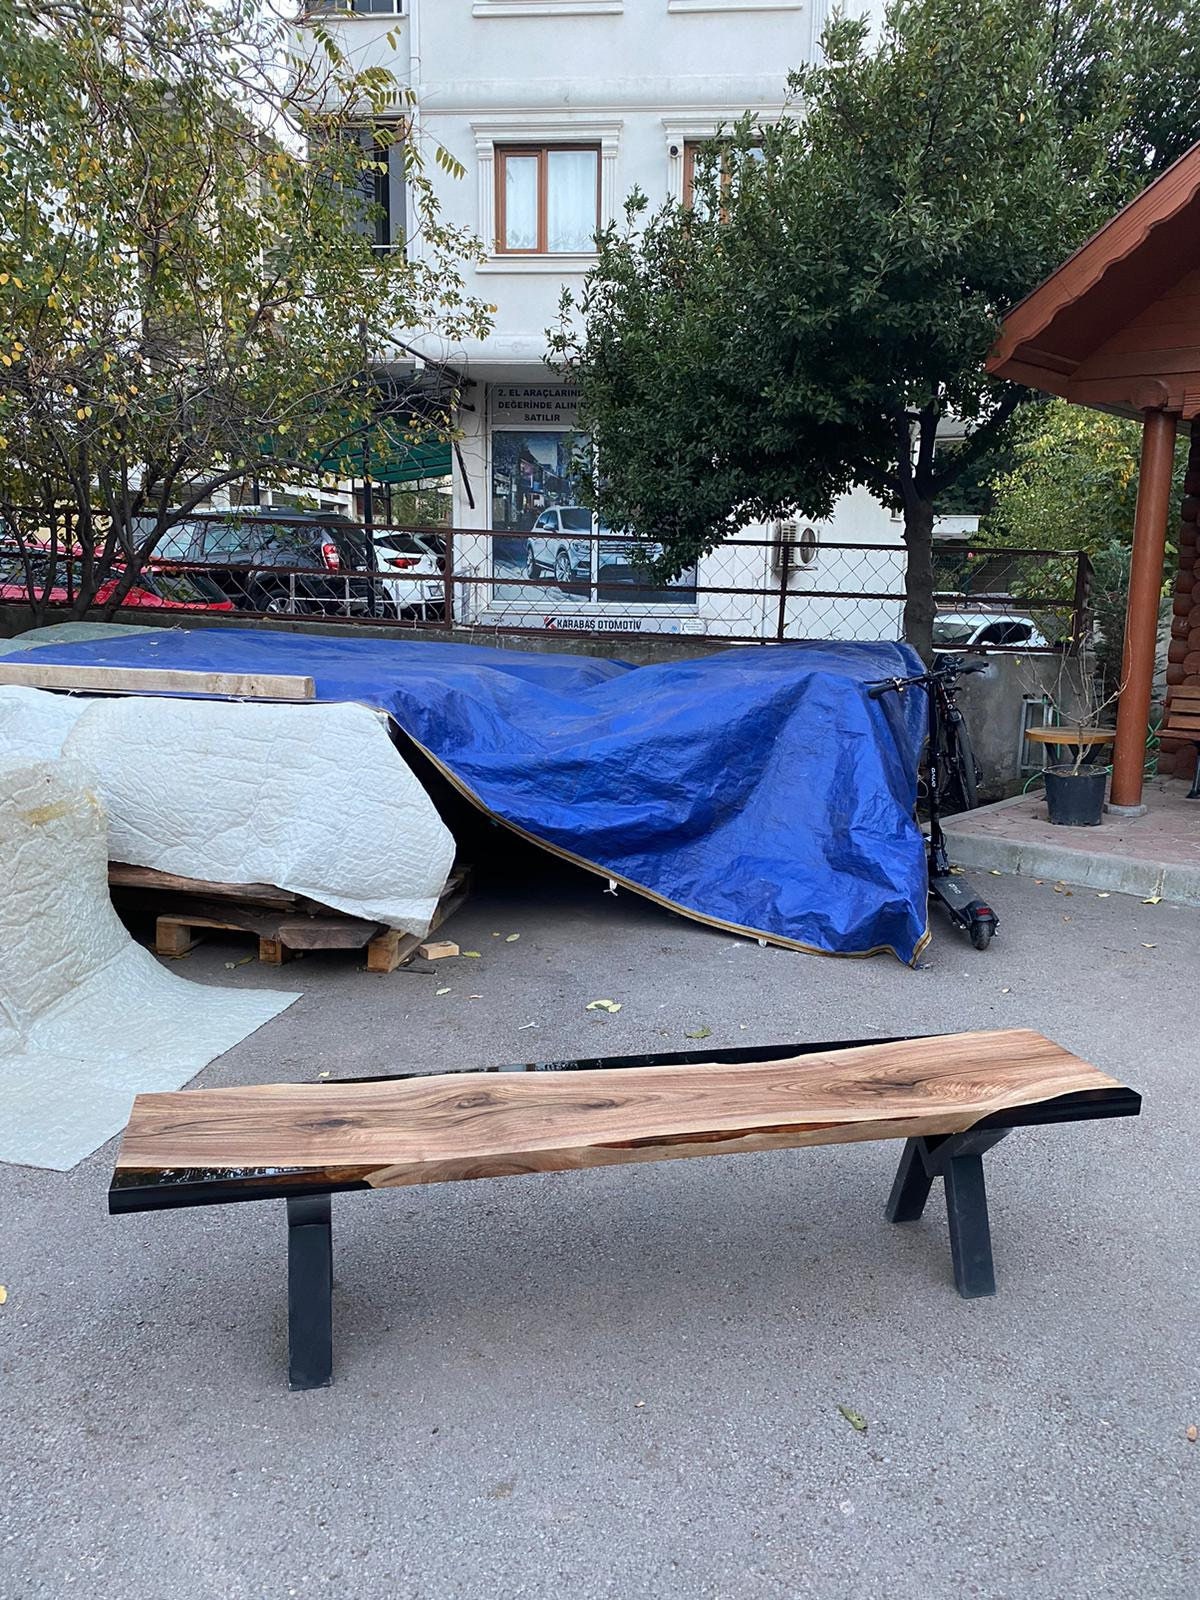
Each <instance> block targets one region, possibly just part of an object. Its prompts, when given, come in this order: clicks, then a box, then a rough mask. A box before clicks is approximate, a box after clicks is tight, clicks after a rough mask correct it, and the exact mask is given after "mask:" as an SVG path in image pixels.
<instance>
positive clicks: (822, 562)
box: [326, 0, 903, 638]
mask: <svg viewBox="0 0 1200 1600" xmlns="http://www.w3.org/2000/svg"><path fill="white" fill-rule="evenodd" d="M405 9H406V13H407V14H406V15H404V16H402V17H374V16H372V17H353V16H338V17H331V18H328V19H326V21H327V23H328V25H329V26H330V27H331V28H332V29H334V30H335V31H336V32H337V33H338V35H339V38H340V40H341V43H342V47H343V48H344V49H345V51H346V52H347V54H348V55H349V57H350V59H351V61H352V62H353V64H354V65H355V66H357V67H361V66H366V65H383V66H386V67H388V68H389V69H390V70H391V71H392V72H393V73H394V74H395V76H396V77H397V78H399V79H402V80H405V81H408V82H410V83H411V84H412V86H413V88H414V90H415V91H416V96H417V102H418V106H419V111H418V121H417V130H416V131H417V137H419V138H420V139H421V140H422V141H423V143H424V145H425V147H426V151H427V154H429V153H431V152H432V149H433V147H434V145H435V144H439V145H442V146H444V147H445V148H446V149H447V150H448V151H449V152H450V153H451V154H452V155H454V156H455V157H456V158H457V159H458V160H459V161H460V162H461V163H462V165H463V167H464V168H465V170H466V177H465V178H464V179H461V180H455V179H453V178H450V177H448V176H446V175H444V174H442V173H441V172H440V171H438V170H437V169H436V168H435V167H434V164H433V163H432V161H430V162H429V170H430V171H431V172H433V173H435V176H436V179H437V187H438V193H439V199H440V202H441V205H442V209H443V213H444V215H445V217H446V220H447V221H450V222H453V223H456V224H459V225H462V226H464V227H466V228H469V229H470V230H471V231H472V232H473V233H475V234H477V235H478V236H479V237H480V238H481V239H482V240H483V242H484V245H485V249H486V251H487V259H486V260H485V261H484V262H483V263H482V264H481V265H479V266H477V267H474V268H472V269H471V270H470V271H469V272H468V274H467V277H468V287H469V289H470V290H471V291H472V292H473V293H475V294H478V295H479V296H480V297H481V298H483V299H484V300H486V301H487V302H488V303H490V304H491V305H493V306H495V308H496V310H495V326H494V329H493V331H492V333H491V334H490V335H489V336H488V337H487V338H486V339H484V340H481V341H477V342H475V343H472V344H468V345H466V346H460V347H448V346H444V345H438V344H435V343H429V344H428V345H426V346H425V348H426V350H427V353H428V354H429V355H430V356H433V357H436V358H437V359H439V360H443V361H446V362H448V363H450V364H451V365H452V366H453V367H454V368H455V369H457V370H458V371H460V372H462V373H464V374H465V375H466V376H467V377H468V378H470V379H471V380H472V386H471V387H470V388H469V389H468V390H467V391H466V397H467V400H468V403H469V405H470V406H471V407H473V409H472V410H464V411H463V412H462V413H461V415H460V419H459V420H460V424H461V427H462V431H463V437H462V441H461V456H462V465H463V468H464V469H465V470H459V469H458V467H457V466H456V470H455V496H454V523H455V526H456V527H457V528H459V529H477V530H481V531H480V532H479V533H476V534H474V535H470V534H464V535H462V536H460V537H459V539H458V548H457V552H456V553H457V559H458V563H459V564H463V563H469V564H470V567H471V569H472V570H473V571H475V572H476V573H477V575H478V576H479V577H480V578H487V577H491V576H493V575H498V574H499V573H500V571H501V570H502V565H498V564H497V561H498V560H499V558H498V557H497V550H499V549H501V548H502V547H501V546H500V545H495V546H494V545H493V542H492V540H491V539H490V538H489V537H488V535H487V533H486V532H484V531H482V530H488V529H493V528H495V529H499V528H500V527H501V526H502V523H501V521H499V520H497V518H496V517H494V512H497V516H498V515H499V514H500V512H499V511H498V510H497V508H498V506H499V501H498V498H497V496H495V495H494V494H493V489H494V487H495V482H494V479H493V469H494V467H495V465H496V449H495V442H496V441H495V437H494V435H495V432H496V431H497V430H496V429H494V427H493V423H492V413H493V410H494V409H495V406H494V402H495V397H496V386H497V385H506V386H509V385H522V384H523V385H529V386H537V387H541V386H545V385H548V384H552V383H553V382H554V381H555V380H554V378H553V375H552V374H551V373H550V372H549V371H548V370H547V368H546V367H545V365H544V356H545V353H546V330H547V328H548V327H550V326H551V325H552V324H553V323H554V322H555V321H556V319H557V316H558V303H559V298H560V295H561V292H562V288H563V286H564V284H566V285H569V286H570V287H572V288H575V289H579V288H580V287H581V286H582V284H583V280H584V275H585V273H586V271H587V269H588V267H589V266H590V265H591V263H592V261H593V260H594V259H595V258H594V256H593V255H591V254H579V255H571V256H564V255H554V254H546V255H540V256H539V255H530V256H513V255H506V254H504V253H502V252H498V251H497V250H496V249H495V242H496V241H495V230H496V215H495V213H496V205H495V196H496V168H495V164H494V150H495V147H496V146H515V145H527V144H539V143H540V144H555V143H559V144H561V143H587V144H594V145H598V146H599V147H600V151H601V161H600V172H601V182H600V193H601V220H602V221H606V220H609V219H611V218H614V217H618V216H619V215H620V214H621V210H622V206H623V203H624V200H625V197H626V196H627V195H628V193H629V192H630V190H631V189H633V188H634V187H635V186H637V187H639V188H640V189H642V190H643V191H644V192H645V193H646V195H647V196H648V197H649V199H650V201H651V204H654V203H656V202H658V201H661V200H663V199H665V198H666V197H667V196H668V195H676V196H678V195H680V194H682V192H683V183H684V147H685V144H686V142H687V141H689V140H698V139H703V138H706V137H709V136H711V135H712V134H713V133H714V132H716V131H717V129H718V128H720V127H722V126H727V125H728V124H730V123H731V122H733V121H734V120H735V119H736V118H737V117H739V116H741V115H742V114H744V113H745V112H746V111H751V112H754V113H755V114H757V115H759V116H761V117H763V118H764V119H771V118H774V117H777V116H778V115H779V114H780V113H781V111H782V110H783V109H784V103H785V94H786V77H787V73H788V71H789V69H791V68H793V67H796V66H800V65H803V64H804V63H805V62H807V61H809V60H811V59H812V58H813V56H814V53H815V49H816V42H817V39H818V37H819V35H820V31H821V28H822V27H823V25H824V22H825V17H826V10H827V0H623V3H622V0H473V3H472V0H458V3H453V4H452V3H448V0H405ZM860 9H862V10H863V11H864V13H872V12H873V13H878V12H879V11H880V10H881V9H882V6H881V0H862V4H861V7H860ZM415 248H418V249H419V243H417V244H415ZM472 499H473V500H474V505H472V504H471V500H472ZM501 509H502V508H501ZM529 515H532V513H531V512H530V513H529ZM816 531H817V534H818V541H819V545H820V546H821V547H822V548H820V549H819V551H818V555H817V558H816V560H815V561H814V562H813V563H812V564H811V566H810V567H804V568H801V569H798V570H795V571H793V573H792V575H791V576H790V578H789V580H788V599H787V603H786V608H785V631H786V633H787V634H788V635H789V636H825V637H876V638H877V637H893V638H894V637H896V636H897V634H898V632H899V606H898V605H897V604H896V603H894V602H883V601H880V602H867V601H843V600H840V599H835V600H830V599H827V598H812V599H806V598H805V596H806V594H807V593H808V592H810V591H812V590H818V591H820V590H839V591H840V590H844V589H845V588H847V587H852V588H856V589H859V588H871V589H876V590H879V591H888V592H896V593H899V592H900V590H901V589H902V586H903V566H902V558H901V557H900V556H898V555H896V556H893V555H888V554H885V553H884V552H878V553H877V554H870V555H867V556H865V557H864V555H863V553H862V552H846V551H834V550H829V549H825V548H823V547H824V545H826V544H829V543H867V544H871V545H880V544H896V543H899V537H900V528H899V524H898V523H897V522H896V521H894V520H893V519H892V518H891V517H890V516H889V514H888V513H887V512H886V511H885V510H884V509H883V508H882V507H881V506H880V505H878V503H877V502H875V501H874V500H873V499H872V498H871V497H870V496H869V495H867V494H866V493H865V492H856V493H855V494H853V495H850V496H848V497H846V499H845V500H844V501H843V502H842V503H841V504H840V505H839V506H838V507H837V508H836V510H835V513H834V515H833V517H832V518H830V519H829V520H828V521H827V522H826V523H824V524H822V525H820V526H818V527H817V530H816ZM772 532H773V530H771V529H764V528H747V529H746V530H744V535H743V541H742V547H741V548H739V545H738V543H736V542H735V543H734V544H733V545H730V546H727V547H724V548H722V549H721V550H719V551H717V552H715V553H714V555H713V556H712V557H710V558H708V559H707V560H705V561H704V562H702V563H701V565H700V568H699V572H698V582H699V584H700V585H702V586H703V585H704V584H709V585H713V586H717V587H735V586H737V587H740V586H742V585H745V586H747V587H749V588H760V589H762V590H763V591H764V593H763V598H762V602H761V605H759V604H758V603H757V602H752V601H749V600H748V599H747V597H746V595H744V594H740V595H738V596H721V595H704V594H700V595H694V596H692V597H691V598H690V600H689V601H688V602H687V603H678V602H676V603H672V602H671V601H670V600H669V599H666V598H665V599H664V601H663V603H654V604H648V603H642V604H639V605H637V606H634V607H633V608H629V607H626V606H624V605H620V606H612V605H608V604H605V603H604V602H602V601H600V600H598V599H596V598H595V597H594V596H591V597H589V595H588V594H587V592H586V586H584V590H585V592H584V593H583V594H582V595H581V594H580V593H579V592H575V593H573V594H572V595H570V596H569V597H568V596H560V595H559V594H558V593H557V591H555V590H554V589H553V588H545V589H543V590H538V589H536V588H526V589H524V590H523V591H522V590H520V589H519V587H518V586H515V585H514V584H512V583H509V584H507V585H504V586H502V587H501V588H500V589H499V590H497V591H493V590H492V588H491V587H490V585H485V584H482V583H481V584H479V585H478V586H475V587H474V588H473V589H472V590H471V592H470V594H469V595H468V596H466V597H464V603H463V612H462V620H464V621H470V620H478V621H481V622H492V621H496V620H500V616H501V615H502V614H504V615H508V616H509V617H510V619H511V620H518V617H517V616H516V615H513V613H514V612H516V613H521V612H524V613H526V614H527V615H526V616H525V617H524V618H523V620H525V621H526V622H527V623H528V624H529V625H542V626H549V627H552V628H553V627H557V626H571V625H574V626H579V624H580V622H581V621H582V619H583V617H584V616H592V615H596V614H603V613H606V612H608V613H612V614H614V615H615V614H616V612H618V611H619V612H620V613H621V614H622V615H631V616H636V618H637V619H640V622H641V624H642V626H641V627H639V628H638V630H637V631H647V632H649V631H659V630H663V629H665V630H667V631H686V632H689V633H707V634H713V635H718V636H720V635H734V634H741V635H745V634H748V633H752V634H754V635H755V636H758V637H764V636H765V637H772V636H774V635H775V633H776V631H777V626H778V609H779V608H778V599H779V596H778V591H779V583H780V578H779V574H778V572H777V571H772V565H771V552H770V551H769V550H768V549H765V548H756V547H754V546H752V545H750V544H746V543H745V541H747V540H754V539H759V540H763V539H769V538H770V537H771V536H772ZM504 546H505V547H511V550H510V554H509V555H508V557H506V558H505V559H507V560H508V561H509V564H510V565H509V566H508V567H503V570H504V571H505V572H506V573H507V572H509V571H510V569H511V562H512V561H513V560H515V559H516V556H515V554H514V553H512V552H515V549H516V544H515V542H514V541H513V540H511V539H510V540H506V541H504ZM868 574H869V578H870V581H869V582H866V581H864V579H865V578H867V576H868ZM576 588H577V590H578V586H576ZM560 600H561V603H560ZM756 612H757V615H756V614H755V613H756Z"/></svg>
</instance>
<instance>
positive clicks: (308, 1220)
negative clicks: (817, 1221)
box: [109, 1029, 1141, 1389]
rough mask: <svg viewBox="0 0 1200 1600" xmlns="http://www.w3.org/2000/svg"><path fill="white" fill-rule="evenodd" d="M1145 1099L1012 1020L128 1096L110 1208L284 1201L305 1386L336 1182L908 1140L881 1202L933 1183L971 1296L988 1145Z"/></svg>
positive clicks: (298, 1378)
mask: <svg viewBox="0 0 1200 1600" xmlns="http://www.w3.org/2000/svg"><path fill="white" fill-rule="evenodd" d="M1140 1107H1141V1100H1140V1097H1139V1096H1138V1095H1137V1094H1135V1093H1134V1092H1133V1091H1132V1090H1131V1089H1128V1088H1126V1087H1125V1086H1124V1085H1122V1084H1120V1083H1118V1082H1117V1081H1116V1080H1115V1079H1113V1078H1109V1077H1106V1076H1105V1074H1104V1073H1102V1072H1100V1071H1099V1070H1098V1069H1097V1068H1095V1067H1093V1066H1089V1065H1088V1063H1087V1062H1085V1061H1081V1060H1080V1059H1079V1058H1078V1057H1077V1056H1073V1055H1071V1053H1070V1052H1069V1051H1067V1050H1063V1049H1061V1048H1060V1047H1059V1046H1058V1045H1056V1044H1053V1043H1051V1041H1050V1040H1049V1039H1045V1038H1043V1037H1042V1036H1041V1035H1040V1034H1037V1033H1031V1032H1028V1031H1026V1030H1024V1029H1014V1030H1010V1031H1006V1032H994V1033H961V1034H948V1035H943V1036H935V1037H932V1038H910V1039H890V1040H862V1041H857V1042H854V1043H849V1044H844V1043H837V1044H805V1045H785V1046H776V1047H774V1048H758V1049H742V1050H718V1051H707V1052H706V1051H686V1052H682V1053H677V1054H670V1055H648V1056H614V1057H609V1058H606V1059H599V1060H594V1061H552V1062H545V1063H543V1064H542V1065H540V1066H513V1067H499V1068H490V1069H488V1070H486V1071H482V1072H478V1071H466V1072H450V1073H442V1074H438V1075H433V1076H431V1075H426V1074H424V1073H421V1072H407V1073H400V1074H397V1075H396V1076H394V1077H386V1078H369V1079H359V1080H351V1081H345V1082H339V1083H332V1082H331V1083H305V1084H287V1083H284V1084H269V1085H263V1086H260V1087H254V1088H233V1089H193V1090H186V1089H185V1090H182V1091H179V1092H177V1093H173V1094H142V1095H139V1096H138V1097H137V1100H136V1101H135V1102H134V1107H133V1113H132V1116H131V1117H130V1121H129V1126H128V1128H127V1129H126V1131H125V1136H124V1139H123V1141H122V1144H121V1149H120V1152H119V1154H118V1157H117V1164H116V1171H115V1172H114V1175H113V1180H112V1186H111V1188H110V1190H109V1209H110V1211H113V1212H122V1211H141V1210H148V1209H154V1208H159V1207H171V1206H192V1205H209V1204H214V1203H221V1202H224V1201H240V1200H265V1199H271V1198H275V1199H280V1198H282V1199H284V1200H286V1202H287V1218H288V1346H289V1379H290V1382H291V1386H292V1388H294V1389H310V1388H316V1387H319V1386H321V1385H324V1384H327V1383H329V1381H330V1379H331V1376H332V1372H333V1331H332V1250H331V1231H330V1218H331V1205H330V1196H331V1195H332V1194H335V1193H338V1192H340V1191H343V1190H350V1189H381V1188H390V1187H394V1186H400V1185H407V1184H418V1183H443V1182H448V1181H452V1180H457V1179H464V1178H499V1177H513V1176H516V1175H518V1174H522V1173H530V1172H560V1171H564V1170H569V1169H575V1168H582V1167H598V1166H607V1165H610V1164H612V1163H618V1162H631V1161H663V1160H668V1159H672V1158H675V1157H680V1156H705V1155H732V1154H735V1153H737V1152H740V1151H751V1150H774V1149H780V1148H786V1147H790V1146H799V1145H818V1144H839V1143H844V1142H851V1141H857V1140H865V1139H904V1140H905V1141H906V1143H905V1146H904V1152H903V1154H902V1156H901V1158H900V1167H899V1171H898V1172H897V1174H896V1181H895V1184H894V1185H893V1187H892V1192H891V1198H890V1199H889V1201H888V1204H887V1216H888V1217H889V1218H890V1219H891V1221H893V1222H914V1221H916V1219H917V1218H918V1217H919V1216H920V1215H921V1213H922V1211H923V1210H924V1207H925V1202H926V1200H927V1199H928V1197H929V1192H930V1189H931V1187H932V1185H933V1182H934V1180H935V1179H936V1178H941V1179H942V1180H943V1182H944V1184H945V1192H946V1207H947V1214H948V1217H949V1224H950V1250H951V1256H952V1260H953V1265H954V1280H955V1283H956V1284H957V1286H958V1291H959V1293H960V1294H962V1295H964V1296H967V1297H968V1298H971V1297H974V1296H978V1295H987V1294H993V1293H994V1292H995V1279H994V1276H993V1271H992V1251H991V1238H990V1233H989V1228H988V1215H987V1199H986V1195H985V1191H984V1181H983V1167H982V1164H981V1159H980V1158H981V1156H982V1155H983V1153H984V1151H986V1150H988V1149H990V1148H991V1146H992V1145H994V1144H996V1143H997V1142H998V1141H999V1140H1000V1139H1002V1138H1004V1136H1005V1134H1007V1133H1008V1132H1009V1130H1010V1129H1012V1128H1016V1127H1024V1126H1031V1125H1038V1124H1043V1123H1052V1122H1072V1121H1079V1120H1083V1119H1087V1118H1092V1117H1110V1116H1133V1115H1136V1114H1137V1112H1138V1111H1139V1110H1140Z"/></svg>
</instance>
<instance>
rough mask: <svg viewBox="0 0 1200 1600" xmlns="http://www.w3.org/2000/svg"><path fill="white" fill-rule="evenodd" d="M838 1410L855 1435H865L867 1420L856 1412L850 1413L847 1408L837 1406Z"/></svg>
mask: <svg viewBox="0 0 1200 1600" xmlns="http://www.w3.org/2000/svg"><path fill="white" fill-rule="evenodd" d="M838 1410H839V1411H840V1412H841V1414H842V1416H843V1417H845V1419H846V1421H847V1422H848V1423H849V1424H850V1426H851V1427H852V1428H853V1429H854V1431H855V1433H866V1431H867V1419H866V1417H864V1416H863V1415H862V1414H861V1413H860V1412H858V1411H852V1410H851V1409H850V1407H849V1406H842V1405H839V1406H838Z"/></svg>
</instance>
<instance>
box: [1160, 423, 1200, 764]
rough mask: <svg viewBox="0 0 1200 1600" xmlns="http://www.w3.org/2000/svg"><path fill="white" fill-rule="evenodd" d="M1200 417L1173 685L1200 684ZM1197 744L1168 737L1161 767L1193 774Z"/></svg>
mask: <svg viewBox="0 0 1200 1600" xmlns="http://www.w3.org/2000/svg"><path fill="white" fill-rule="evenodd" d="M1198 529H1200V423H1196V422H1193V423H1192V444H1191V449H1190V451H1189V453H1188V464H1187V476H1186V477H1185V478H1184V480H1183V506H1182V508H1181V513H1180V522H1179V569H1178V571H1177V573H1176V575H1175V582H1174V585H1173V590H1172V601H1171V611H1172V613H1173V614H1172V617H1171V642H1170V644H1169V645H1168V646H1167V691H1168V695H1169V694H1170V691H1171V689H1172V688H1174V687H1175V686H1176V685H1178V684H1181V683H1186V684H1196V685H1198V686H1200V539H1198V537H1197V535H1198ZM1195 761H1196V747H1195V746H1194V745H1191V744H1181V743H1180V742H1179V741H1178V740H1177V739H1175V740H1170V739H1168V740H1164V741H1163V746H1162V749H1161V750H1160V752H1159V757H1158V770H1159V772H1160V773H1163V774H1166V775H1167V776H1170V775H1172V774H1174V775H1176V776H1179V777H1191V774H1192V769H1193V767H1194V765H1195Z"/></svg>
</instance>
